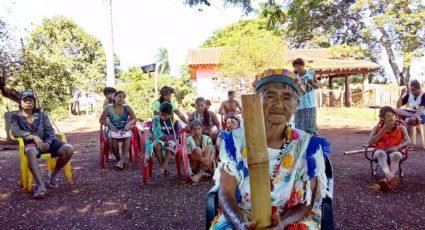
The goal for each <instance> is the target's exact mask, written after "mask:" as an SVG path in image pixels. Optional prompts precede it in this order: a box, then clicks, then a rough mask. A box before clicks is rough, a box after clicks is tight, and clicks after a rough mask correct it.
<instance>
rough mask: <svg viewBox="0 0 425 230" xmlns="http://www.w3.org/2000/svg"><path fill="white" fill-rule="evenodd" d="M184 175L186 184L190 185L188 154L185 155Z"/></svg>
mask: <svg viewBox="0 0 425 230" xmlns="http://www.w3.org/2000/svg"><path fill="white" fill-rule="evenodd" d="M182 159H183V173H184V182H186V183H188V182H189V181H190V177H189V158H188V155H187V154H186V152H184V153H183V157H182Z"/></svg>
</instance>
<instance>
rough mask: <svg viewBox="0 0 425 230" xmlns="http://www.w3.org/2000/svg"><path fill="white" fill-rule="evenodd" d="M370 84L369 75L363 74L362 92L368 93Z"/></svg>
mask: <svg viewBox="0 0 425 230" xmlns="http://www.w3.org/2000/svg"><path fill="white" fill-rule="evenodd" d="M368 83H369V74H368V73H363V79H362V91H363V93H364V92H366V90H367V88H368Z"/></svg>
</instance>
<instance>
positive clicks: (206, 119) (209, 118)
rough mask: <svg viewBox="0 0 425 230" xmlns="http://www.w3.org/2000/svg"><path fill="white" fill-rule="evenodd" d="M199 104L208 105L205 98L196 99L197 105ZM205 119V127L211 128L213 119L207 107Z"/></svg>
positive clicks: (204, 114) (204, 112) (204, 113)
mask: <svg viewBox="0 0 425 230" xmlns="http://www.w3.org/2000/svg"><path fill="white" fill-rule="evenodd" d="M198 102H203V103H205V104H206V100H205V98H203V97H198V98H196V100H195V104H196V103H198ZM203 117H204V125H205V126H209V124H210V120H211V117H210V112H209V111H208V108H207V107H206V106H205V109H204V111H203Z"/></svg>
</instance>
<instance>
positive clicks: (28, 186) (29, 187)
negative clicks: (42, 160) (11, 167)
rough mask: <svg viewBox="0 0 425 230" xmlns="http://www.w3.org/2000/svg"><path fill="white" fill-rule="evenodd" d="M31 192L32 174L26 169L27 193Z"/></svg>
mask: <svg viewBox="0 0 425 230" xmlns="http://www.w3.org/2000/svg"><path fill="white" fill-rule="evenodd" d="M31 190H32V173H31V171H30V169H29V168H27V190H26V191H27V192H29V191H31Z"/></svg>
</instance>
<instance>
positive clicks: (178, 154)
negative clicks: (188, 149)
mask: <svg viewBox="0 0 425 230" xmlns="http://www.w3.org/2000/svg"><path fill="white" fill-rule="evenodd" d="M180 155H181V151H178V152H177V154H176V157H175V158H176V171H177V175H179V176H181V172H180Z"/></svg>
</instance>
